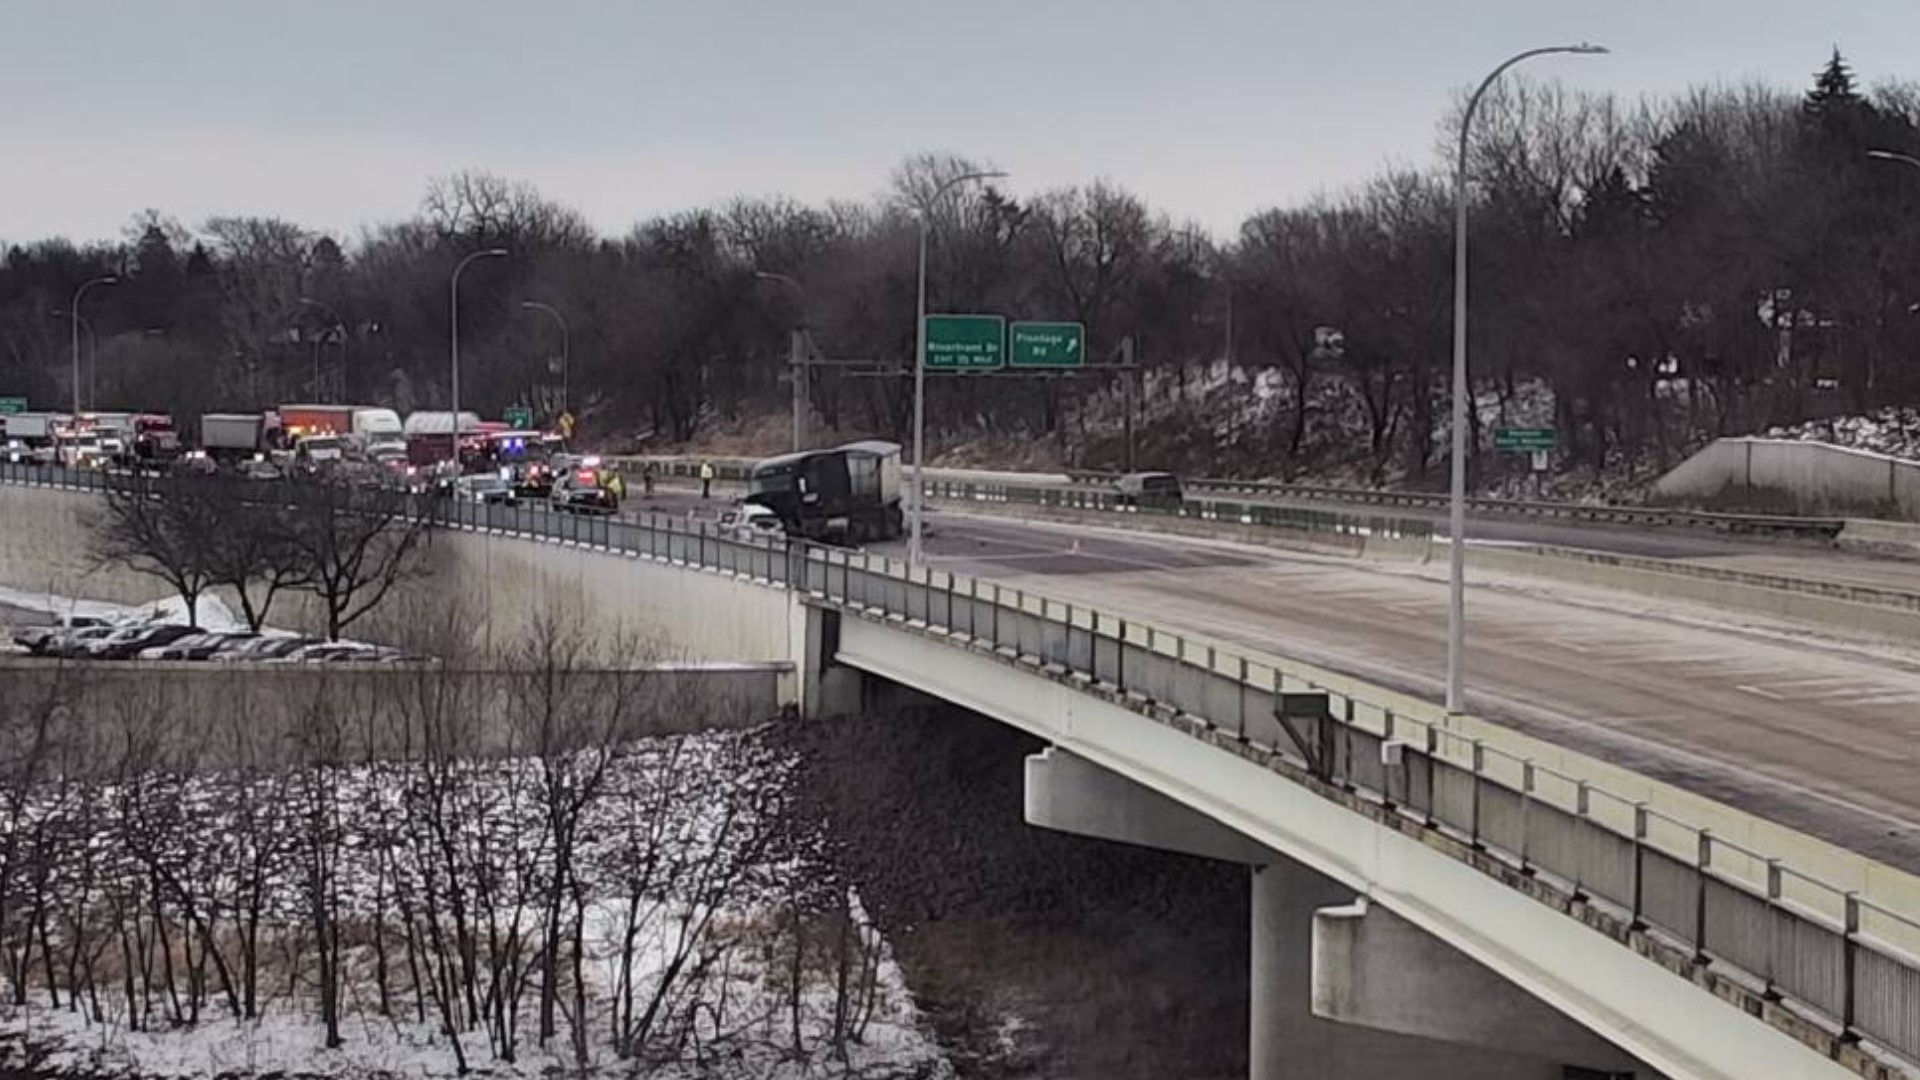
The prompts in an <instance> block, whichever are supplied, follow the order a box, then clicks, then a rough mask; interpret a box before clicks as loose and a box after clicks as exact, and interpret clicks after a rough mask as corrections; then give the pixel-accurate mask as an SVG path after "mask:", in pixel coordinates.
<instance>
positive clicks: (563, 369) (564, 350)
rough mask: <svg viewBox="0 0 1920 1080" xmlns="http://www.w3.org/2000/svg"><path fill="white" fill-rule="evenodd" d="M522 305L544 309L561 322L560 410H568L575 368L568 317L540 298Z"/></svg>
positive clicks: (554, 319) (524, 302)
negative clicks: (568, 394)
mask: <svg viewBox="0 0 1920 1080" xmlns="http://www.w3.org/2000/svg"><path fill="white" fill-rule="evenodd" d="M520 306H521V307H522V308H525V309H526V310H528V311H544V312H546V313H547V314H548V315H551V316H552V317H553V321H554V322H557V323H559V324H560V411H561V412H563V413H564V412H566V411H567V380H568V378H569V375H568V373H569V372H570V371H571V370H572V368H573V334H572V333H571V332H569V331H568V330H567V317H566V316H565V315H562V314H560V309H559V308H557V307H554V306H553V305H552V304H543V303H541V302H540V301H538V300H522V301H520Z"/></svg>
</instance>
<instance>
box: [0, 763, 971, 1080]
mask: <svg viewBox="0 0 1920 1080" xmlns="http://www.w3.org/2000/svg"><path fill="white" fill-rule="evenodd" d="M792 769H793V762H792V761H791V759H790V758H789V756H788V755H787V753H786V752H785V751H783V750H781V749H779V748H777V746H776V745H775V743H774V741H773V740H772V739H771V738H770V737H769V736H768V735H767V733H765V732H746V733H712V734H705V735H698V736H676V737H669V738H654V739H646V740H641V741H638V742H630V743H622V744H615V745H608V746H603V747H599V748H593V749H587V750H581V751H575V752H571V753H566V754H549V755H537V754H536V755H529V756H524V757H510V758H505V759H498V760H491V761H479V760H473V759H471V758H461V757H454V756H447V755H443V754H435V753H432V752H430V751H423V752H421V753H419V754H418V755H417V756H414V757H412V758H410V759H408V760H401V761H375V762H357V763H351V764H349V763H340V764H336V765H331V766H320V767H311V766H309V767H304V768H299V769H292V770H257V771H256V770H239V771H232V772H223V773H218V774H211V775H195V776H183V775H178V774H170V773H163V772H128V773H126V774H125V775H119V776H110V777H105V778H102V779H101V780H99V781H98V782H85V783H74V782H57V783H56V782H53V781H48V782H45V783H42V784H39V785H36V786H35V787H34V789H33V792H32V796H31V797H30V798H29V799H28V800H27V802H26V804H25V805H24V806H23V807H21V809H20V812H19V814H18V815H17V816H15V817H11V818H8V819H6V820H5V821H0V826H3V827H4V828H5V830H6V831H7V832H8V833H9V834H11V836H12V838H13V839H14V840H16V841H18V844H17V845H12V844H10V845H7V846H6V850H9V851H16V850H17V852H18V854H17V855H15V857H14V858H13V859H12V860H11V862H10V863H5V864H0V878H4V880H6V881H7V882H8V883H9V884H10V885H11V891H10V893H9V897H10V901H9V902H10V906H9V908H8V909H7V910H6V912H5V918H4V920H0V955H4V958H5V961H6V963H5V964H4V967H5V979H6V985H7V987H8V990H9V993H8V994H7V999H8V1000H9V1001H13V1000H15V999H16V998H22V999H24V1003H23V1004H13V1005H9V1006H4V1007H0V1067H4V1065H6V1064H9V1063H11V1064H23V1063H25V1062H26V1061H27V1060H28V1059H29V1058H32V1059H34V1060H36V1061H37V1064H38V1067H40V1068H43V1069H47V1068H50V1069H55V1070H59V1071H61V1072H63V1073H67V1074H71V1075H75V1076H79V1075H89V1076H112V1077H120V1076H124V1077H135V1076H140V1077H154V1076H164V1077H186V1076H207V1075H215V1074H226V1073H234V1072H242V1073H249V1074H265V1073H286V1074H291V1075H314V1076H374V1075H408V1076H452V1075H454V1074H456V1073H457V1072H461V1071H464V1070H463V1066H465V1067H466V1068H471V1069H476V1070H479V1071H481V1072H482V1073H484V1074H486V1075H495V1076H532V1075H545V1074H547V1073H550V1072H552V1071H554V1070H567V1071H576V1070H580V1069H582V1068H584V1069H585V1070H587V1071H588V1072H590V1073H591V1072H596V1071H601V1070H605V1071H608V1072H609V1073H611V1072H613V1071H616V1070H617V1071H619V1072H621V1073H623V1074H624V1073H628V1072H630V1071H631V1070H633V1069H635V1068H638V1069H640V1070H641V1071H642V1072H645V1073H646V1074H647V1075H652V1076H664V1077H675V1076H689V1077H690V1076H696V1075H697V1076H707V1077H725V1078H730V1080H731V1078H747V1077H787V1076H793V1077H798V1076H802V1075H817V1074H819V1073H820V1072H821V1071H822V1070H823V1069H825V1068H826V1067H827V1066H829V1065H833V1066H835V1068H836V1069H843V1070H852V1071H854V1072H856V1073H857V1074H858V1075H861V1076H876V1077H877V1076H895V1075H897V1076H903V1077H905V1076H940V1075H946V1074H948V1072H949V1070H948V1067H947V1066H946V1063H945V1062H944V1060H943V1059H942V1057H941V1055H940V1053H939V1051H938V1049H937V1048H936V1047H935V1045H934V1044H933V1042H932V1040H931V1038H930V1036H928V1035H926V1034H925V1033H924V1032H923V1029H922V1026H921V1024H920V1022H919V1018H918V1015H917V1013H916V1010H915V1007H914V1005H913V1002H912V1000H911V998H910V997H909V995H908V993H907V989H906V987H905V985H904V980H903V978H902V976H901V973H900V971H899V968H898V967H897V965H895V963H894V962H893V958H892V955H891V952H890V950H889V949H888V947H887V944H886V942H884V941H883V940H881V939H880V936H879V934H878V932H877V931H875V930H874V929H873V927H872V924H871V921H870V920H869V919H868V918H867V916H866V914H865V911H864V910H863V907H862V905H861V903H860V899H859V897H858V896H857V895H855V894H854V892H853V891H852V890H851V889H850V888H848V887H847V886H846V885H844V884H842V883H836V882H835V880H834V879H833V877H832V875H831V874H829V873H827V872H826V871H825V870H824V868H823V861H822V859H821V858H820V857H819V855H818V852H817V845H816V844H815V843H814V842H813V841H812V840H810V839H809V838H808V837H806V836H805V835H804V830H803V829H801V828H800V827H799V826H798V825H797V824H796V822H795V821H794V820H793V819H792V818H791V817H790V816H789V814H788V812H787V810H788V797H787V793H786V790H785V788H786V785H787V783H788V781H789V776H790V774H791V772H792ZM549 946H551V948H552V952H551V954H549V952H548V947H549ZM549 985H551V989H552V992H551V994H548V993H547V992H546V991H547V990H548V988H549ZM16 990H18V991H19V992H18V994H16V993H14V991H16ZM336 1009H337V1015H336V1016H335V1018H334V1021H333V1025H334V1027H335V1028H336V1030H337V1033H338V1043H337V1045H333V1046H329V1045H328V1041H329V1040H328V1037H327V1033H328V1019H329V1012H330V1011H332V1010H336ZM543 1016H544V1017H551V1018H552V1021H551V1023H552V1029H553V1034H552V1036H551V1037H550V1038H542V1037H541V1030H542V1026H543Z"/></svg>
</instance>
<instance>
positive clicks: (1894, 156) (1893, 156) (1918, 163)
mask: <svg viewBox="0 0 1920 1080" xmlns="http://www.w3.org/2000/svg"><path fill="white" fill-rule="evenodd" d="M1867 156H1868V157H1870V158H1875V159H1877V160H1880V161H1897V162H1900V163H1901V164H1904V165H1911V166H1913V167H1914V168H1916V169H1920V157H1914V156H1913V155H1912V154H1903V153H1901V152H1900V151H1898V150H1869V151H1867Z"/></svg>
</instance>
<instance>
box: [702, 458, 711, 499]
mask: <svg viewBox="0 0 1920 1080" xmlns="http://www.w3.org/2000/svg"><path fill="white" fill-rule="evenodd" d="M712 494H713V462H711V461H703V462H701V463H700V497H701V498H703V499H705V498H707V497H709V496H711V495H712Z"/></svg>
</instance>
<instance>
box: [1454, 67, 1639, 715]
mask: <svg viewBox="0 0 1920 1080" xmlns="http://www.w3.org/2000/svg"><path fill="white" fill-rule="evenodd" d="M1607 51H1608V49H1607V48H1606V47H1605V46H1602V45H1589V44H1587V43H1585V42H1581V43H1580V44H1578V45H1550V46H1547V47H1546V48H1541V49H1528V50H1526V51H1525V52H1520V53H1515V54H1514V55H1512V56H1510V57H1508V58H1507V59H1506V61H1505V62H1504V63H1502V64H1501V65H1500V66H1499V67H1497V68H1494V69H1493V70H1492V71H1491V72H1489V73H1488V75H1487V77H1486V78H1484V79H1482V80H1480V86H1479V87H1478V88H1477V89H1475V90H1474V92H1473V96H1472V97H1470V98H1468V99H1467V111H1466V114H1465V115H1464V116H1462V117H1461V118H1460V158H1459V162H1458V164H1457V165H1456V167H1455V171H1454V175H1453V461H1452V470H1451V471H1452V478H1451V479H1452V483H1451V497H1450V499H1449V505H1448V512H1447V533H1448V540H1449V541H1450V543H1449V544H1448V545H1447V546H1448V549H1449V550H1448V571H1447V582H1448V595H1447V711H1448V712H1449V713H1458V712H1462V711H1464V710H1465V708H1466V702H1465V696H1466V692H1465V690H1466V670H1465V669H1466V632H1467V578H1466V572H1467V542H1466V532H1467V402H1468V399H1469V397H1470V396H1471V395H1470V393H1469V387H1468V383H1467V142H1468V140H1469V138H1470V137H1471V135H1472V133H1473V114H1474V113H1475V112H1477V111H1478V110H1479V108H1480V99H1481V98H1482V97H1485V96H1486V93H1487V90H1488V89H1490V88H1491V87H1492V86H1493V84H1494V82H1495V81H1496V80H1498V79H1499V78H1500V76H1501V75H1504V74H1506V71H1507V69H1508V68H1510V67H1513V66H1514V65H1515V64H1518V63H1520V62H1521V61H1523V60H1531V59H1532V58H1534V57H1536V56H1548V55H1552V54H1554V53H1571V54H1574V55H1577V56H1592V55H1597V54H1600V53H1605V52H1607Z"/></svg>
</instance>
